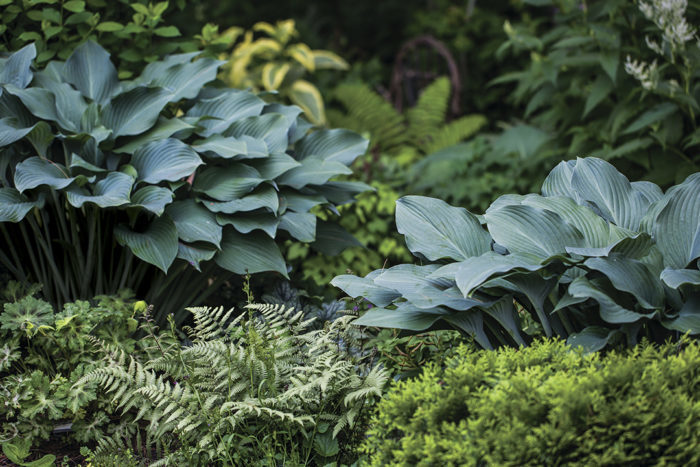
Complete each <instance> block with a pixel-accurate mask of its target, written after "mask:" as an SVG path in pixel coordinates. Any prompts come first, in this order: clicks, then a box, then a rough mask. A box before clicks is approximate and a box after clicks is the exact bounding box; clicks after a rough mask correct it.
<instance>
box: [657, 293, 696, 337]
mask: <svg viewBox="0 0 700 467" xmlns="http://www.w3.org/2000/svg"><path fill="white" fill-rule="evenodd" d="M662 324H663V325H664V327H666V328H667V329H672V330H674V331H679V332H682V333H686V332H689V333H690V334H700V294H698V293H695V294H693V295H692V296H690V298H689V299H688V300H687V301H686V302H685V303H684V304H683V308H681V311H680V312H679V313H678V317H676V319H673V320H664V321H662Z"/></svg>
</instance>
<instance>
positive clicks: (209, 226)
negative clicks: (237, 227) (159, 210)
mask: <svg viewBox="0 0 700 467" xmlns="http://www.w3.org/2000/svg"><path fill="white" fill-rule="evenodd" d="M165 212H166V214H167V215H168V216H170V218H171V219H172V220H173V222H174V223H175V227H176V228H177V235H178V237H180V239H181V240H183V241H185V242H188V243H193V242H207V243H211V244H213V245H216V246H217V247H218V246H219V245H220V244H221V236H222V231H223V229H222V228H221V226H220V225H219V224H218V223H217V222H216V215H215V214H214V213H212V212H211V211H208V210H207V209H206V208H205V207H204V206H202V205H201V204H199V203H197V202H196V201H195V200H193V199H187V200H184V201H175V202H174V203H172V204H169V205H168V206H167V207H166V208H165Z"/></svg>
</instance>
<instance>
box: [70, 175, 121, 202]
mask: <svg viewBox="0 0 700 467" xmlns="http://www.w3.org/2000/svg"><path fill="white" fill-rule="evenodd" d="M133 184H134V179H133V178H131V177H130V176H128V175H127V174H124V173H121V172H110V173H109V174H107V176H106V177H105V178H104V179H102V180H100V181H99V182H97V183H96V184H95V186H94V188H93V190H92V192H93V193H92V194H90V192H89V191H88V190H86V189H85V188H79V187H72V188H69V189H67V190H66V198H67V199H68V202H69V203H70V204H71V205H72V206H74V207H76V208H81V207H83V204H85V203H94V204H96V205H98V206H99V207H101V208H108V207H114V206H122V205H124V204H128V203H129V195H130V194H131V187H132V186H133Z"/></svg>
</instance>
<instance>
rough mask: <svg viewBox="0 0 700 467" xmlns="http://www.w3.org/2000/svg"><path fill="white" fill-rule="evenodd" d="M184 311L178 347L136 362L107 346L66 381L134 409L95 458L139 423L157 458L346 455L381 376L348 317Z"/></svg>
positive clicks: (189, 461) (128, 442)
mask: <svg viewBox="0 0 700 467" xmlns="http://www.w3.org/2000/svg"><path fill="white" fill-rule="evenodd" d="M189 310H190V311H191V312H192V313H193V315H194V322H195V325H194V327H193V328H188V329H187V332H188V334H189V337H190V339H191V342H189V343H188V344H187V345H185V346H183V347H179V346H176V347H174V348H165V349H163V351H162V353H161V354H160V355H158V356H157V357H155V358H151V359H147V360H143V361H140V359H139V356H138V355H136V356H134V355H129V354H127V353H125V352H117V353H110V354H109V355H108V358H107V359H106V361H105V362H104V363H103V365H102V367H101V368H98V369H96V370H93V371H92V372H90V373H89V374H87V375H86V376H84V377H83V378H82V379H81V380H80V381H78V382H77V383H76V385H75V388H78V389H79V388H81V387H83V386H84V385H85V384H90V382H97V383H98V385H99V386H100V387H102V388H103V389H104V390H105V391H106V392H107V393H108V394H110V395H113V397H114V399H113V400H114V403H115V405H116V406H117V407H119V408H120V409H121V410H122V412H123V413H124V414H125V415H126V416H129V415H131V416H132V417H133V413H136V416H135V419H133V420H134V421H133V422H132V430H131V431H130V432H129V433H126V434H125V433H123V432H122V433H115V435H114V436H112V437H109V438H105V439H103V440H101V441H100V443H99V446H98V448H97V449H96V451H95V454H96V455H98V456H103V455H104V456H111V455H113V454H114V453H116V452H117V450H118V449H122V448H134V447H135V444H134V443H136V438H137V437H141V436H142V433H141V431H142V430H140V429H139V428H138V425H137V424H136V421H138V420H139V419H143V420H144V421H146V422H148V429H147V430H143V431H145V435H144V436H145V439H146V445H159V446H161V448H162V449H164V450H165V452H166V453H168V452H169V454H167V455H166V456H165V457H164V458H163V459H162V460H161V461H160V462H159V463H157V464H158V465H165V464H166V463H167V465H172V464H174V465H215V464H216V465H219V464H225V465H240V464H243V463H250V462H255V463H256V465H280V464H283V465H286V464H287V463H290V464H292V465H300V464H304V465H310V464H311V465H326V464H327V463H329V462H333V461H340V462H344V463H349V462H352V461H353V460H354V459H355V458H356V453H355V447H356V446H357V444H358V443H359V441H361V439H362V438H363V436H362V433H363V432H364V429H365V428H366V425H365V424H366V419H367V415H368V413H369V408H370V404H371V402H372V401H373V400H374V399H375V398H377V397H379V396H381V394H382V388H383V387H384V385H385V383H386V382H387V380H388V377H389V375H388V373H387V372H386V371H385V370H383V369H381V368H379V367H376V366H372V364H373V361H372V355H371V354H368V353H364V352H359V349H360V345H361V342H362V339H363V336H362V335H361V334H360V333H358V331H357V329H353V328H352V327H351V326H350V322H351V320H352V319H353V317H351V316H345V317H342V318H338V319H336V320H335V321H333V322H332V323H330V324H329V325H328V326H326V327H325V328H324V329H321V330H315V331H313V330H309V326H310V324H311V320H304V319H303V317H302V315H303V313H302V312H296V311H295V310H294V309H291V308H286V307H284V306H281V305H274V306H273V305H249V306H248V312H247V313H244V314H242V315H240V316H239V317H238V318H236V319H234V320H231V319H230V318H231V317H232V314H233V310H230V311H228V312H225V311H224V310H223V308H220V309H217V310H209V309H206V308H190V309H189ZM173 332H174V327H172V328H171V333H173ZM158 339H159V337H158V336H156V335H150V336H147V337H146V338H145V340H147V341H150V342H152V344H157V343H158ZM140 439H143V438H140ZM141 457H144V456H143V455H141Z"/></svg>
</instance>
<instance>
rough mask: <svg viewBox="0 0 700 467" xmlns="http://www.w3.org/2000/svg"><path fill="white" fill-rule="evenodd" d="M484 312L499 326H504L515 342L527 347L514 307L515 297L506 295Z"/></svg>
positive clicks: (484, 309)
mask: <svg viewBox="0 0 700 467" xmlns="http://www.w3.org/2000/svg"><path fill="white" fill-rule="evenodd" d="M482 310H483V311H484V313H486V314H487V315H489V316H491V317H492V318H493V319H495V320H496V321H497V322H498V324H500V325H501V326H503V329H505V330H506V331H507V332H508V334H510V335H511V337H512V338H513V339H514V340H515V342H516V343H517V344H518V345H522V346H526V345H527V344H526V343H525V340H524V339H523V337H522V336H521V335H520V324H519V320H518V317H517V314H516V311H515V306H514V305H513V297H512V296H510V295H506V296H505V297H503V298H502V299H500V300H498V301H497V302H495V303H493V304H491V305H490V306H487V307H483V308H482Z"/></svg>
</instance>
